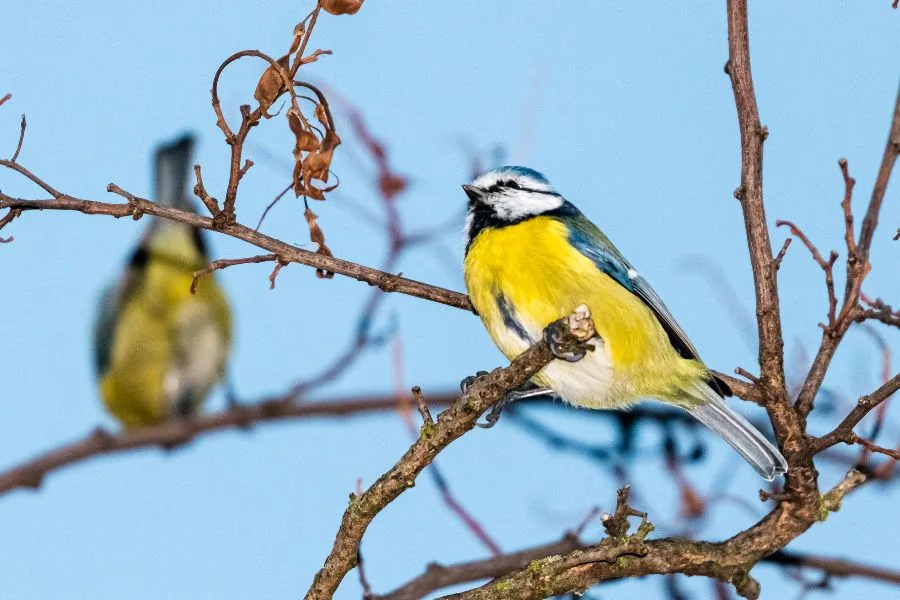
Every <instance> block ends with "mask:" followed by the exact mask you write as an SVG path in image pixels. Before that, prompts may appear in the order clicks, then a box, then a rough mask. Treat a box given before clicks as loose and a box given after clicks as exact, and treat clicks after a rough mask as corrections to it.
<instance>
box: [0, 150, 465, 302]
mask: <svg viewBox="0 0 900 600" xmlns="http://www.w3.org/2000/svg"><path fill="white" fill-rule="evenodd" d="M7 163H9V161H6V160H0V166H9V164H7ZM13 164H14V166H15V167H19V165H18V163H13ZM29 174H30V173H29ZM31 177H34V176H33V175H32V176H31ZM33 180H36V181H40V183H39V185H41V187H44V189H45V190H46V191H48V193H50V194H51V195H53V196H54V198H53V199H50V200H26V199H22V198H13V197H11V196H7V195H6V194H3V193H2V192H0V209H4V208H9V209H13V210H21V211H23V212H24V211H29V210H69V211H76V212H80V213H84V214H88V215H108V216H111V217H116V218H120V217H132V218H135V219H140V218H141V217H142V216H143V215H145V214H147V215H153V216H156V217H161V218H164V219H169V220H171V221H178V222H180V223H186V224H188V225H191V226H193V227H199V228H201V229H208V230H217V231H221V232H222V233H224V234H226V235H229V236H231V237H233V238H237V239H239V240H243V241H245V242H247V243H249V244H252V245H254V246H256V247H258V248H262V249H264V250H268V251H269V252H271V253H272V254H276V255H278V256H279V257H281V261H282V262H285V263H297V264H301V265H306V266H309V267H313V268H316V269H322V270H325V271H332V272H334V273H338V274H341V275H344V276H346V277H351V278H353V279H356V280H358V281H364V282H366V283H368V284H369V285H372V286H375V287H378V288H380V289H381V290H383V291H385V292H398V293H401V294H407V295H409V296H414V297H416V298H422V299H424V300H431V301H432V302H438V303H440V304H446V305H448V306H453V307H455V308H461V309H463V310H469V311H471V310H472V305H471V303H470V302H469V299H468V297H466V295H465V294H460V293H459V292H453V291H450V290H447V289H444V288H440V287H437V286H433V285H428V284H426V283H421V282H419V281H414V280H412V279H407V278H405V277H400V276H399V275H394V274H391V273H386V272H384V271H379V270H377V269H372V268H370V267H365V266H363V265H361V264H358V263H355V262H351V261H348V260H342V259H340V258H334V257H331V256H325V255H323V254H316V253H315V252H311V251H309V250H304V249H302V248H298V247H296V246H292V245H291V244H287V243H285V242H282V241H280V240H277V239H275V238H272V237H269V236H267V235H266V234H264V233H260V232H258V231H256V230H254V229H250V228H249V227H246V226H244V225H241V224H239V223H234V224H231V225H226V226H224V227H223V228H222V229H216V227H215V226H214V225H213V219H211V218H209V217H203V216H200V215H197V214H195V213H192V212H189V211H184V210H179V209H177V208H171V207H168V206H161V205H159V204H156V203H154V202H151V201H149V200H146V199H144V198H140V197H138V196H135V195H133V194H131V193H129V192H126V191H125V190H123V189H122V188H120V187H119V186H117V185H115V184H112V183H111V184H110V185H109V188H108V189H109V191H111V192H113V193H115V194H118V195H120V196H123V197H124V198H126V199H127V200H128V202H125V203H113V202H97V201H94V200H83V199H80V198H75V197H73V196H69V195H67V194H62V193H60V192H57V191H56V190H55V189H53V188H51V187H50V186H49V185H48V184H46V183H44V182H43V181H42V180H39V179H37V178H36V177H34V179H33ZM45 186H46V187H45Z"/></svg>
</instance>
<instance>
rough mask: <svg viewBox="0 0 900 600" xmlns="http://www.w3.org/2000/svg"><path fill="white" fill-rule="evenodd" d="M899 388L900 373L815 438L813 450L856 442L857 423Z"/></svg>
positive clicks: (812, 445) (864, 397)
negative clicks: (833, 426)
mask: <svg viewBox="0 0 900 600" xmlns="http://www.w3.org/2000/svg"><path fill="white" fill-rule="evenodd" d="M897 390H900V373H898V374H897V375H894V376H893V377H891V378H890V379H889V380H888V381H886V382H885V383H884V384H883V385H881V387H879V388H878V389H877V390H875V391H874V392H872V393H871V394H868V395H866V396H863V397H862V398H860V399H859V400H858V401H857V402H856V406H855V407H853V410H851V411H850V413H849V414H848V415H847V416H846V417H844V420H843V421H841V423H840V424H839V425H838V426H837V427H835V428H834V429H833V430H832V431H831V432H830V433H827V434H825V435H823V436H822V437H820V438H816V439H815V440H813V441H812V442H811V443H810V448H811V450H812V452H813V453H817V452H821V451H822V450H825V449H826V448H830V447H832V446H834V445H835V444H840V443H841V442H844V443H855V442H856V440H855V439H854V436H855V435H856V434H854V433H853V428H854V427H856V425H857V424H858V423H859V422H860V421H862V420H863V418H864V417H865V416H866V415H867V414H869V412H870V411H872V409H874V408H875V407H876V406H878V405H879V404H881V403H882V402H884V401H885V400H887V399H888V398H890V397H891V396H892V395H893V394H894V392H896V391H897ZM851 440H852V441H851Z"/></svg>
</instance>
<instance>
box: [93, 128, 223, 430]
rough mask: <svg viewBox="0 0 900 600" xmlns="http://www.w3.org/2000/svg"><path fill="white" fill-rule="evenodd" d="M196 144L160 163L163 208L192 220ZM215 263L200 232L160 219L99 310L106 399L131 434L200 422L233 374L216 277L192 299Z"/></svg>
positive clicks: (167, 149) (98, 360) (97, 348)
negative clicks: (215, 391) (196, 277)
mask: <svg viewBox="0 0 900 600" xmlns="http://www.w3.org/2000/svg"><path fill="white" fill-rule="evenodd" d="M193 146H194V141H193V138H192V137H191V136H190V135H184V136H182V137H180V138H179V139H177V140H175V141H174V142H172V143H169V144H166V145H162V146H160V147H159V148H157V150H156V156H155V188H156V189H155V201H156V202H157V203H158V204H161V205H163V206H170V207H173V208H178V209H181V210H189V211H193V210H194V206H193V202H192V201H191V199H190V197H189V196H188V194H187V189H186V188H187V182H188V177H189V170H190V162H191V154H192V150H193ZM207 263H208V259H207V247H206V242H205V239H204V236H203V232H202V231H200V230H199V229H196V228H194V227H191V226H189V225H186V224H184V223H179V222H175V221H171V220H166V219H162V218H159V217H155V218H154V219H153V222H152V223H151V224H150V226H149V227H148V229H147V230H146V231H145V232H144V235H143V236H142V238H141V240H140V243H139V244H138V245H137V247H136V248H135V249H134V251H133V252H132V253H131V255H130V258H129V259H128V263H127V266H126V267H125V269H124V272H123V273H122V275H121V276H120V277H119V278H118V280H117V281H116V282H115V283H113V284H112V285H111V286H109V287H108V288H107V289H106V291H105V292H104V294H103V296H102V298H101V301H100V310H99V314H98V317H97V319H96V322H95V329H94V359H95V366H96V372H97V379H98V383H99V391H100V396H101V398H102V400H103V404H104V405H105V407H106V409H107V411H108V412H109V413H110V414H111V415H112V416H113V417H114V418H115V419H116V420H117V421H119V423H120V424H121V425H122V427H123V428H124V429H126V430H129V429H136V428H140V427H147V426H151V425H158V424H161V423H164V422H166V421H170V420H173V419H178V418H187V417H190V416H192V415H195V414H197V412H198V411H199V409H200V407H201V405H202V404H203V402H204V400H205V398H206V396H207V395H208V394H209V392H210V390H211V388H212V387H213V386H214V385H215V384H216V383H217V382H218V381H219V380H220V379H222V377H223V376H224V374H225V369H226V363H227V359H228V354H229V350H230V346H231V312H230V309H229V305H228V301H227V299H226V297H225V294H224V292H223V290H222V288H221V287H220V286H219V284H218V282H217V281H216V280H215V278H214V277H213V276H212V275H209V276H207V277H205V278H204V279H203V280H202V281H201V282H200V284H199V286H197V290H196V294H193V293H191V284H192V282H193V273H194V272H195V271H197V270H200V269H203V268H204V267H206V265H207Z"/></svg>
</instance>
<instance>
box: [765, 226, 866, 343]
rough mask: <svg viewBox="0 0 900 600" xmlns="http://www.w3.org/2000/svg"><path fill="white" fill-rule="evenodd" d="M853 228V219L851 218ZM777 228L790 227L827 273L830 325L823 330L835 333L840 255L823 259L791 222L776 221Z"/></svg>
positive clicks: (836, 254)
mask: <svg viewBox="0 0 900 600" xmlns="http://www.w3.org/2000/svg"><path fill="white" fill-rule="evenodd" d="M850 222H851V227H852V222H853V218H852V217H850ZM775 226H776V227H783V226H785V227H788V228H790V230H791V235H793V236H796V237H798V238H800V241H801V242H803V245H804V246H806V248H807V249H808V250H809V252H810V254H812V257H813V260H815V261H816V264H818V265H819V266H820V267H821V268H822V270H823V271H824V272H825V288H826V290H827V291H828V324H827V325H825V324H821V326H822V328H823V329H824V330H825V331H826V332H830V331H833V330H834V328H835V318H836V312H837V296H836V295H835V293H834V263H835V261H837V259H838V253H837V252H835V251H834V250H832V251H831V254H830V255H829V257H828V260H825V259H824V258H822V254H821V253H820V252H819V249H818V248H816V245H815V244H813V243H812V242H811V241H810V239H809V238H808V237H806V234H805V233H803V231H802V230H801V229H800V228H799V227H797V226H796V225H795V224H794V223H793V222H791V221H785V220H778V221H775ZM852 231H853V230H852V229H851V230H850V232H851V238H850V239H851V243H852Z"/></svg>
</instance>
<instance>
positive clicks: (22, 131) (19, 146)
mask: <svg viewBox="0 0 900 600" xmlns="http://www.w3.org/2000/svg"><path fill="white" fill-rule="evenodd" d="M27 126H28V123H27V122H26V121H25V113H22V124H21V125H20V127H19V143H18V144H16V151H15V152H13V155H12V158H11V159H10V160H11V161H12V162H16V160H17V159H18V158H19V152H21V150H22V142H23V141H25V128H26V127H27Z"/></svg>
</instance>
